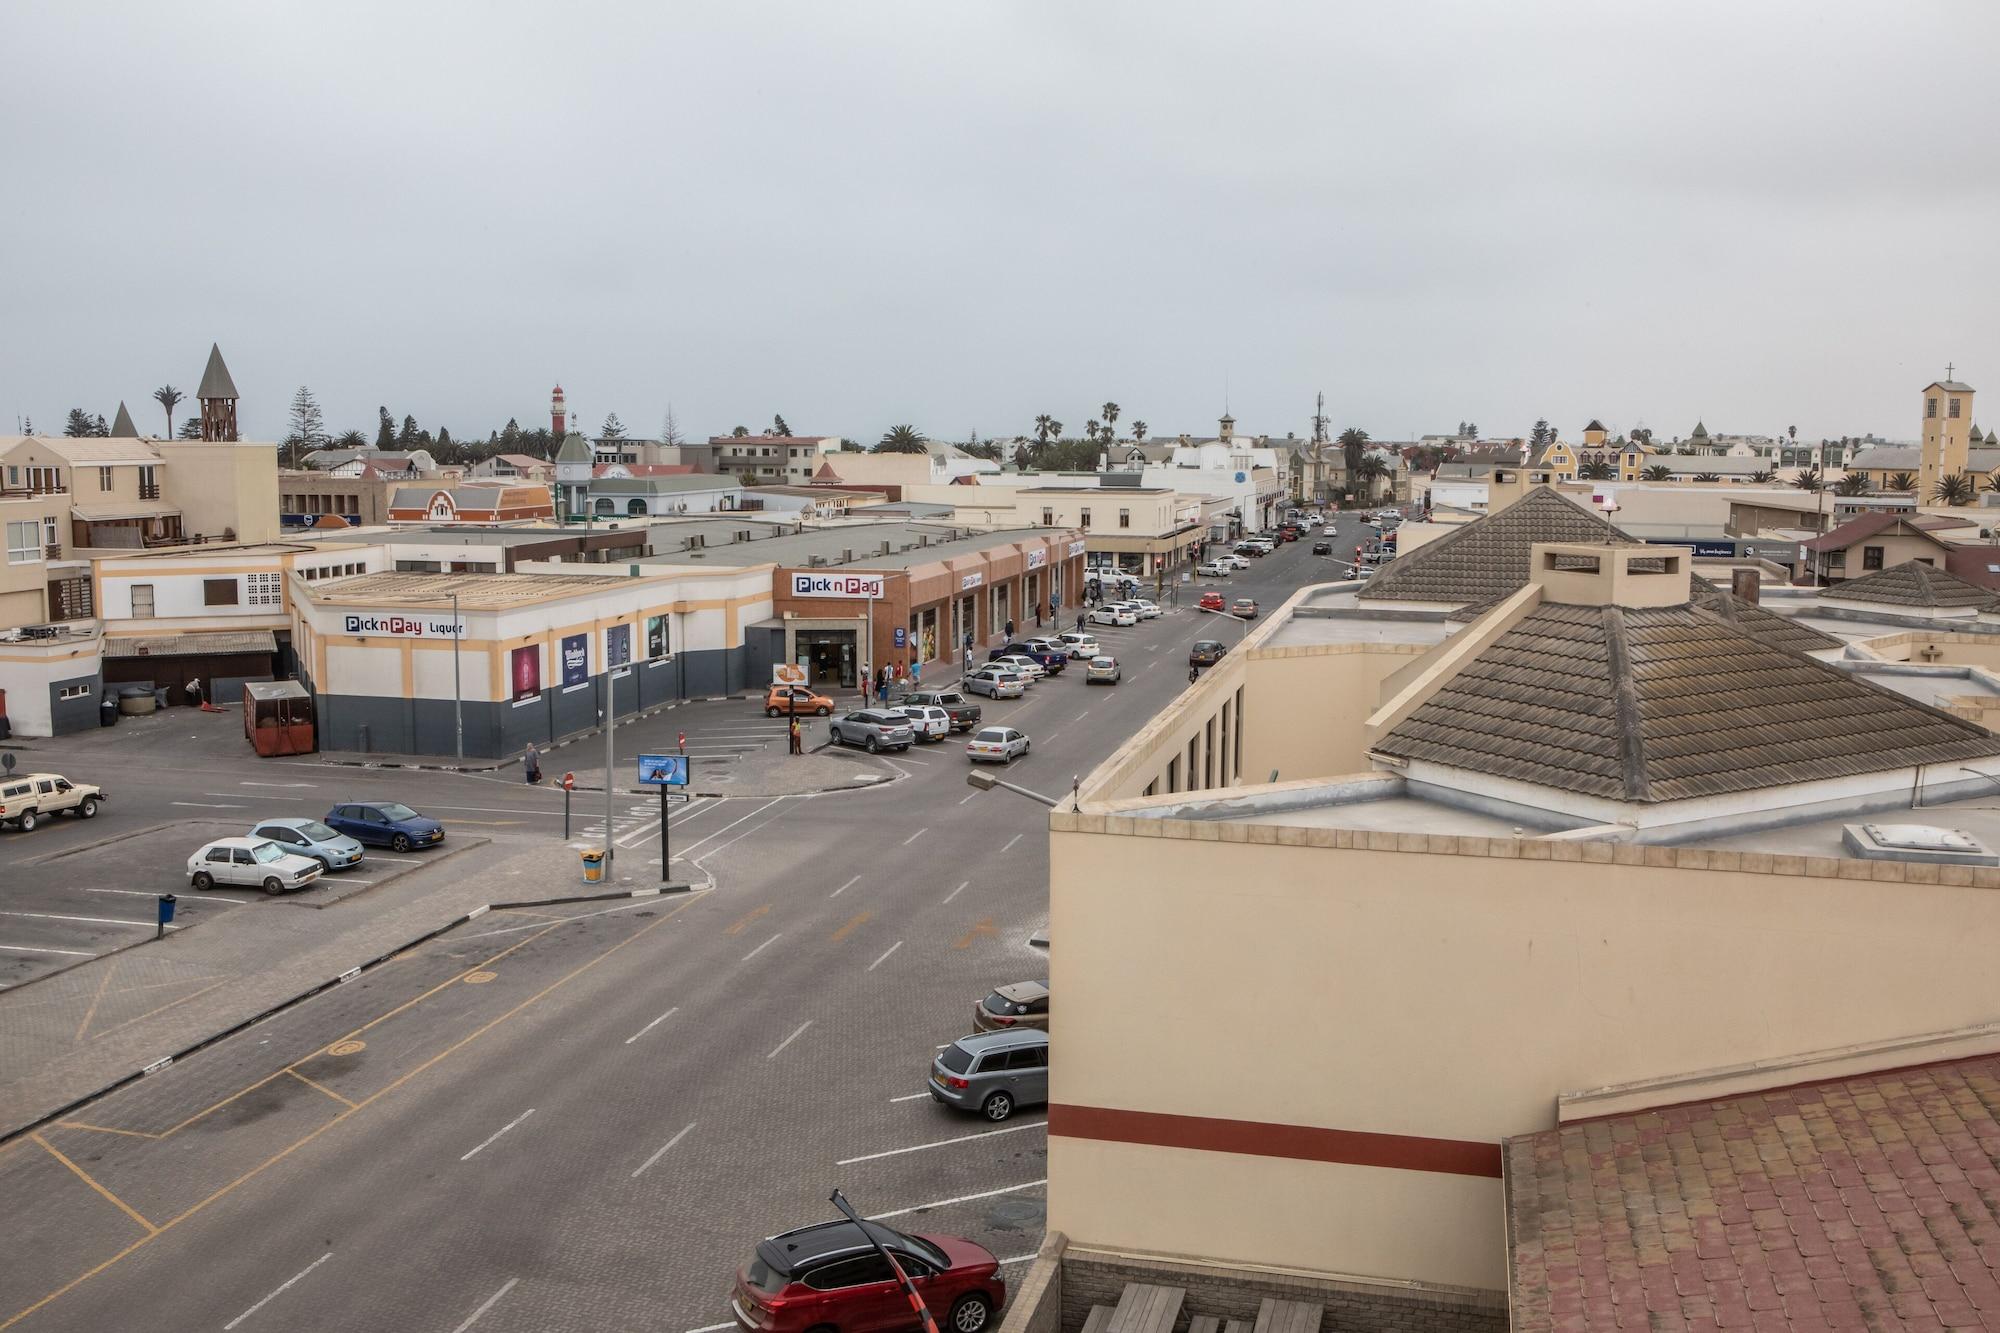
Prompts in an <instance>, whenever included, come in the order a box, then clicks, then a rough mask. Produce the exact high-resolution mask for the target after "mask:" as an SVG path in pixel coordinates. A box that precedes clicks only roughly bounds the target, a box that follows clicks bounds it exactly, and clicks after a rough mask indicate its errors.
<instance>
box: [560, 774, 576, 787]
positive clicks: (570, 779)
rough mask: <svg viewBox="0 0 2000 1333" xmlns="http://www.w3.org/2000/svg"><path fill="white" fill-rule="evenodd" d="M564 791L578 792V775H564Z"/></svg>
mask: <svg viewBox="0 0 2000 1333" xmlns="http://www.w3.org/2000/svg"><path fill="white" fill-rule="evenodd" d="M563 790H564V791H575V790H576V774H574V773H565V774H563Z"/></svg>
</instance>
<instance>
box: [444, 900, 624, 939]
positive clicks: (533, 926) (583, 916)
mask: <svg viewBox="0 0 2000 1333" xmlns="http://www.w3.org/2000/svg"><path fill="white" fill-rule="evenodd" d="M656 906H658V904H657V903H654V902H652V901H651V900H650V899H646V898H640V899H637V900H635V901H633V902H629V903H620V904H618V906H616V907H606V908H602V909H600V910H598V911H595V912H579V913H578V914H577V915H575V916H566V917H564V918H563V919H562V920H561V921H559V922H556V921H530V922H528V923H527V924H525V925H520V926H502V927H500V929H498V930H482V931H480V932H479V933H478V934H477V935H460V936H459V937H458V938H460V939H462V940H483V939H485V938H486V937H487V936H488V935H514V934H518V933H519V932H521V931H524V930H540V929H541V928H542V927H543V926H550V925H564V926H566V925H568V924H569V923H570V922H572V921H588V920H590V919H591V918H592V917H594V916H610V915H611V914H612V913H613V912H629V911H631V910H632V909H633V908H635V907H656Z"/></svg>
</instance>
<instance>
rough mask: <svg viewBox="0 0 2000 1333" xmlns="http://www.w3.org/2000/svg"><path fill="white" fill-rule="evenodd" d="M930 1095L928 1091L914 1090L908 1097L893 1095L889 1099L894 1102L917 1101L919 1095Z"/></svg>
mask: <svg viewBox="0 0 2000 1333" xmlns="http://www.w3.org/2000/svg"><path fill="white" fill-rule="evenodd" d="M928 1096H930V1094H929V1093H928V1092H913V1093H911V1094H910V1095H909V1096H907V1097H891V1098H890V1099H889V1101H890V1102H891V1103H892V1104H893V1103H896V1102H913V1101H916V1100H917V1099H918V1098H919V1097H928Z"/></svg>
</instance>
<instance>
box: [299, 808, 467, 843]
mask: <svg viewBox="0 0 2000 1333" xmlns="http://www.w3.org/2000/svg"><path fill="white" fill-rule="evenodd" d="M321 822H322V823H324V824H326V825H327V826H328V827H330V828H332V829H333V830H334V832H336V833H345V834H346V835H347V836H348V837H350V838H356V839H359V840H360V841H362V842H364V843H366V844H368V845H369V846H370V847H387V848H389V849H390V850H391V851H397V852H407V851H409V850H410V849H411V848H412V847H435V846H437V844H439V843H441V842H443V841H444V825H442V824H440V823H438V822H437V821H436V820H435V819H430V818H427V817H425V816H423V815H420V814H418V813H417V812H416V811H414V810H412V809H410V807H409V806H407V805H404V804H403V803H401V802H400V801H358V802H356V803H354V804H353V805H336V806H335V807H333V809H331V810H329V811H327V812H326V818H325V819H324V820H322V821H321Z"/></svg>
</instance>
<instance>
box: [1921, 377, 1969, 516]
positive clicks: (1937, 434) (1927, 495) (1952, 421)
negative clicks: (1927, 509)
mask: <svg viewBox="0 0 2000 1333" xmlns="http://www.w3.org/2000/svg"><path fill="white" fill-rule="evenodd" d="M1954 369H1955V367H1953V366H1946V367H1945V368H1944V378H1943V379H1941V380H1935V381H1933V382H1932V383H1930V384H1927V385H1925V386H1924V433H1923V442H1924V443H1923V453H1922V454H1921V456H1920V457H1919V460H1918V464H1917V503H1918V504H1926V503H1929V502H1930V500H1931V497H1932V496H1934V495H1935V494H1936V493H1937V485H1938V482H1940V481H1942V480H1943V479H1944V478H1946V477H1951V476H1956V475H1958V474H1959V473H1961V472H1964V471H1966V470H1967V468H1968V466H1969V465H1970V461H1971V449H1972V386H1971V385H1970V384H1961V383H1959V382H1958V381H1957V380H1955V379H1953V378H1952V371H1953V370H1954Z"/></svg>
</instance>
